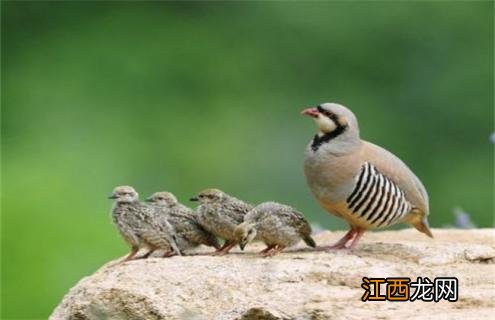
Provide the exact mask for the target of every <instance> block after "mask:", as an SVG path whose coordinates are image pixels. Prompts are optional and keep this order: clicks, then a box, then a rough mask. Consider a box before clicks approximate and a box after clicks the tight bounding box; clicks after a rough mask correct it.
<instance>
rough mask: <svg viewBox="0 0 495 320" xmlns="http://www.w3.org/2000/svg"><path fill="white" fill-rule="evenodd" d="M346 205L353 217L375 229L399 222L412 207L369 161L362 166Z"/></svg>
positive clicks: (398, 189)
mask: <svg viewBox="0 0 495 320" xmlns="http://www.w3.org/2000/svg"><path fill="white" fill-rule="evenodd" d="M346 202H347V207H348V209H349V210H350V211H351V212H352V213H353V214H354V215H355V216H356V217H358V218H359V219H362V220H365V221H366V222H367V223H369V224H371V225H373V226H375V227H384V226H388V225H392V224H394V223H397V222H399V221H401V219H402V218H403V217H404V216H405V214H407V213H408V212H409V211H411V208H412V206H411V204H410V203H409V201H407V199H406V196H405V194H404V192H403V191H402V190H401V189H400V188H399V187H398V186H397V184H395V183H394V182H393V181H392V180H390V179H389V178H388V177H386V176H385V175H384V174H382V173H381V172H380V171H378V169H377V168H376V167H375V166H373V165H372V164H370V163H368V162H365V163H364V165H363V166H362V168H361V170H360V172H359V175H358V176H357V177H356V185H355V187H354V189H353V191H352V193H351V194H350V195H349V196H348V197H347V200H346Z"/></svg>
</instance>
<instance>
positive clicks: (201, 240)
mask: <svg viewBox="0 0 495 320" xmlns="http://www.w3.org/2000/svg"><path fill="white" fill-rule="evenodd" d="M146 201H148V202H151V203H152V204H153V205H154V206H155V207H156V208H157V209H158V210H159V211H160V212H161V213H162V214H163V217H164V218H166V220H168V222H170V224H171V225H172V226H173V227H174V229H175V232H176V239H177V246H178V247H179V249H180V250H181V251H184V250H187V249H192V248H196V247H197V246H199V245H201V244H203V245H205V246H211V247H215V249H220V244H219V243H218V239H217V237H215V236H214V235H213V234H211V233H210V232H208V231H206V230H205V229H204V228H203V227H202V226H201V225H200V224H199V223H198V221H197V219H196V215H195V214H194V211H193V210H192V209H190V208H188V207H186V206H184V205H182V204H181V203H179V202H178V201H177V198H176V197H175V196H174V195H173V194H172V193H170V192H155V193H154V194H153V195H151V196H150V197H149V198H147V199H146Z"/></svg>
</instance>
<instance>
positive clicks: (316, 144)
mask: <svg viewBox="0 0 495 320" xmlns="http://www.w3.org/2000/svg"><path fill="white" fill-rule="evenodd" d="M336 123H337V128H335V130H333V131H332V132H328V133H325V134H324V135H322V136H321V137H319V136H318V135H315V137H314V138H313V143H311V150H313V151H315V152H316V151H318V149H319V148H320V147H321V145H322V144H324V143H328V142H330V141H331V140H333V139H335V138H337V137H338V136H340V135H341V134H342V133H344V131H345V130H346V129H347V126H343V125H340V124H338V122H336Z"/></svg>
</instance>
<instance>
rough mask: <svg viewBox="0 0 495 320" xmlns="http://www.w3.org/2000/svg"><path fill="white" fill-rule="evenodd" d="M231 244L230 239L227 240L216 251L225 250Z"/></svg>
mask: <svg viewBox="0 0 495 320" xmlns="http://www.w3.org/2000/svg"><path fill="white" fill-rule="evenodd" d="M229 244H230V241H228V240H226V241H225V243H224V244H223V246H221V247H220V248H218V249H217V250H216V251H215V252H220V251H222V250H224V249H225V248H226V247H227V246H228V245H229Z"/></svg>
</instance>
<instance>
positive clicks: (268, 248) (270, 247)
mask: <svg viewBox="0 0 495 320" xmlns="http://www.w3.org/2000/svg"><path fill="white" fill-rule="evenodd" d="M273 248H275V245H269V246H268V247H266V248H265V249H263V250H261V251H260V252H258V253H259V254H261V255H263V254H265V253H267V252H268V251H270V250H272V249H273Z"/></svg>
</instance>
